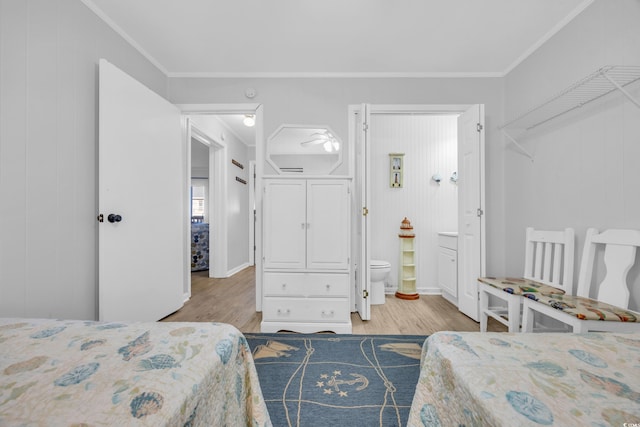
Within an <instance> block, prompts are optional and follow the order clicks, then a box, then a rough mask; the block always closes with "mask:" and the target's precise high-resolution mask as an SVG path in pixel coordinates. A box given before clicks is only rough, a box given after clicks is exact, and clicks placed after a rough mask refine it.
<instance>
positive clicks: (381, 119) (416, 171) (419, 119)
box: [369, 114, 458, 293]
mask: <svg viewBox="0 0 640 427" xmlns="http://www.w3.org/2000/svg"><path fill="white" fill-rule="evenodd" d="M370 130H371V134H370V135H371V146H370V150H371V151H370V153H371V183H370V185H371V187H370V188H371V206H370V209H369V220H370V221H371V222H370V224H371V230H372V235H371V258H372V259H381V260H386V261H389V262H390V263H391V267H392V268H391V274H390V277H389V283H390V284H391V285H392V287H397V285H398V265H399V262H400V255H399V248H400V244H399V238H398V233H399V232H400V222H401V221H402V219H403V218H404V217H407V218H408V219H409V220H410V221H411V223H412V225H413V227H414V232H415V233H416V240H415V248H416V275H417V282H416V283H417V288H418V291H419V292H421V293H424V292H428V293H439V291H440V288H439V287H438V283H437V273H438V271H437V260H438V252H437V247H438V239H437V233H438V232H439V231H457V229H458V199H457V198H458V187H457V185H456V184H453V183H452V182H451V181H450V180H449V177H450V176H451V173H452V172H454V171H457V164H458V159H457V153H458V149H457V144H458V141H457V133H458V132H457V115H448V116H444V115H399V114H373V115H372V116H371V124H370ZM389 153H404V154H405V155H404V162H403V163H404V165H403V166H404V168H403V169H404V179H403V187H402V188H391V187H390V186H389ZM436 173H438V174H440V175H441V176H442V181H441V182H440V184H437V183H436V182H435V181H433V180H432V179H431V177H432V175H434V174H436ZM393 290H394V291H395V289H393Z"/></svg>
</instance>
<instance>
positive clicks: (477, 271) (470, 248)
mask: <svg viewBox="0 0 640 427" xmlns="http://www.w3.org/2000/svg"><path fill="white" fill-rule="evenodd" d="M458 169H459V171H458V205H459V206H458V309H459V310H460V311H461V312H463V313H464V314H466V315H467V316H469V317H470V318H472V319H473V320H475V321H478V319H479V317H478V311H479V309H478V282H477V279H478V277H482V276H484V275H485V250H484V246H485V244H484V236H485V233H484V105H474V106H472V107H471V108H469V109H468V110H467V111H466V112H464V113H463V114H461V115H460V117H459V118H458Z"/></svg>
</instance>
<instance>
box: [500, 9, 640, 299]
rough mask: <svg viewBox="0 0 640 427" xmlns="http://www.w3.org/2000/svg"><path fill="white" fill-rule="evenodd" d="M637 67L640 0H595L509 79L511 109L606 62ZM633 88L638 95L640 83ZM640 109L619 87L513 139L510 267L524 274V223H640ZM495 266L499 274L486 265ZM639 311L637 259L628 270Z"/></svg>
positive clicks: (508, 185) (508, 161)
mask: <svg viewBox="0 0 640 427" xmlns="http://www.w3.org/2000/svg"><path fill="white" fill-rule="evenodd" d="M618 64H620V65H640V1H638V0H617V1H609V0H596V1H595V2H594V3H593V4H592V5H591V6H590V7H589V8H587V9H586V10H585V11H584V12H582V13H581V14H580V15H579V16H578V17H577V18H576V19H575V20H574V21H572V22H571V23H570V24H569V25H568V26H567V27H565V28H564V29H563V30H562V31H560V32H559V33H558V34H556V35H555V36H554V37H553V38H552V39H551V40H550V41H549V42H548V43H546V44H545V45H543V46H542V47H541V48H540V49H538V50H537V51H536V52H535V53H534V54H533V55H532V56H531V57H530V58H528V59H527V60H526V61H524V62H523V63H522V64H521V65H520V66H519V67H517V68H516V69H514V70H513V71H512V72H511V73H509V74H508V75H507V76H506V79H505V116H506V117H507V118H509V117H512V116H514V115H515V114H516V113H518V112H521V111H524V110H526V109H528V108H530V107H532V106H534V105H535V104H536V103H539V102H541V101H544V100H545V99H546V98H548V97H550V96H552V95H554V94H556V93H558V92H559V91H560V90H562V89H564V88H565V87H567V86H569V85H570V84H572V83H574V82H576V81H578V80H579V79H581V78H582V77H585V76H587V75H589V74H591V73H592V72H594V71H596V70H597V69H599V68H601V67H603V66H605V65H618ZM629 90H630V91H631V92H632V93H633V94H634V95H635V97H636V99H640V85H639V84H635V86H630V87H629ZM638 123H640V109H639V108H638V107H636V106H635V105H633V104H632V103H631V102H629V101H628V100H627V99H626V98H624V97H623V96H622V95H621V94H620V93H619V92H616V93H614V94H612V95H610V96H607V97H606V99H602V100H600V101H596V102H594V103H592V104H590V105H589V106H586V107H583V108H581V109H579V110H578V111H577V112H575V113H570V114H567V115H565V116H563V117H560V118H558V119H556V120H554V121H552V122H549V123H547V124H545V125H542V126H540V127H538V128H536V129H535V130H534V131H533V132H530V133H529V134H528V135H526V136H524V137H522V138H521V140H520V142H521V143H522V144H523V145H524V146H525V148H526V149H527V150H528V151H529V152H531V153H533V155H534V161H533V162H531V161H530V160H528V159H527V158H526V157H525V156H523V155H521V154H520V153H519V152H518V151H517V150H516V149H515V148H514V147H513V146H511V145H510V146H507V147H506V151H505V152H506V156H505V198H506V221H507V229H506V230H507V239H506V241H505V247H506V249H507V251H506V254H507V255H506V256H507V258H506V259H507V264H506V265H507V273H508V274H512V275H515V274H522V269H523V259H524V247H523V244H522V242H523V240H524V229H525V227H526V226H534V227H539V228H548V229H562V228H564V227H574V228H575V229H576V234H577V241H576V245H577V246H576V267H575V276H574V277H576V278H577V277H578V267H579V262H580V260H581V259H582V245H583V243H584V236H585V231H586V228H587V227H597V228H600V229H606V228H636V229H640V185H639V184H640V167H638V162H639V160H640V126H638ZM488 273H489V274H492V273H494V272H493V271H492V270H490V269H489V270H488ZM630 276H631V282H632V283H634V286H635V290H634V291H633V292H632V297H631V304H630V305H631V307H632V308H634V309H636V310H637V309H640V267H638V266H636V267H634V269H633V270H632V271H631V272H630Z"/></svg>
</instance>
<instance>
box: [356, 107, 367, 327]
mask: <svg viewBox="0 0 640 427" xmlns="http://www.w3.org/2000/svg"><path fill="white" fill-rule="evenodd" d="M369 114H370V113H369V105H368V104H362V105H361V107H360V111H358V112H357V113H356V114H355V123H356V125H355V149H356V198H357V201H358V205H359V206H358V207H359V209H358V210H357V211H356V212H355V215H358V218H359V225H360V227H359V228H358V246H359V248H358V252H359V254H358V258H359V260H358V261H359V262H358V265H357V267H356V280H355V284H356V290H355V303H356V304H355V305H356V311H357V312H358V314H359V315H360V318H361V319H362V320H369V319H371V299H370V298H369V292H370V290H369V266H370V265H371V256H370V249H369V248H370V242H369V220H368V212H369V211H368V206H369V200H371V197H370V189H369V185H368V183H369V179H370V172H369V169H370V164H371V163H370V159H369V123H370V120H369V117H370V115H369Z"/></svg>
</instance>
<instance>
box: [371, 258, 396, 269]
mask: <svg viewBox="0 0 640 427" xmlns="http://www.w3.org/2000/svg"><path fill="white" fill-rule="evenodd" d="M390 267H391V264H390V263H389V262H387V261H382V260H379V259H372V260H371V263H370V264H369V268H371V269H372V270H377V269H382V268H390Z"/></svg>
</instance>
